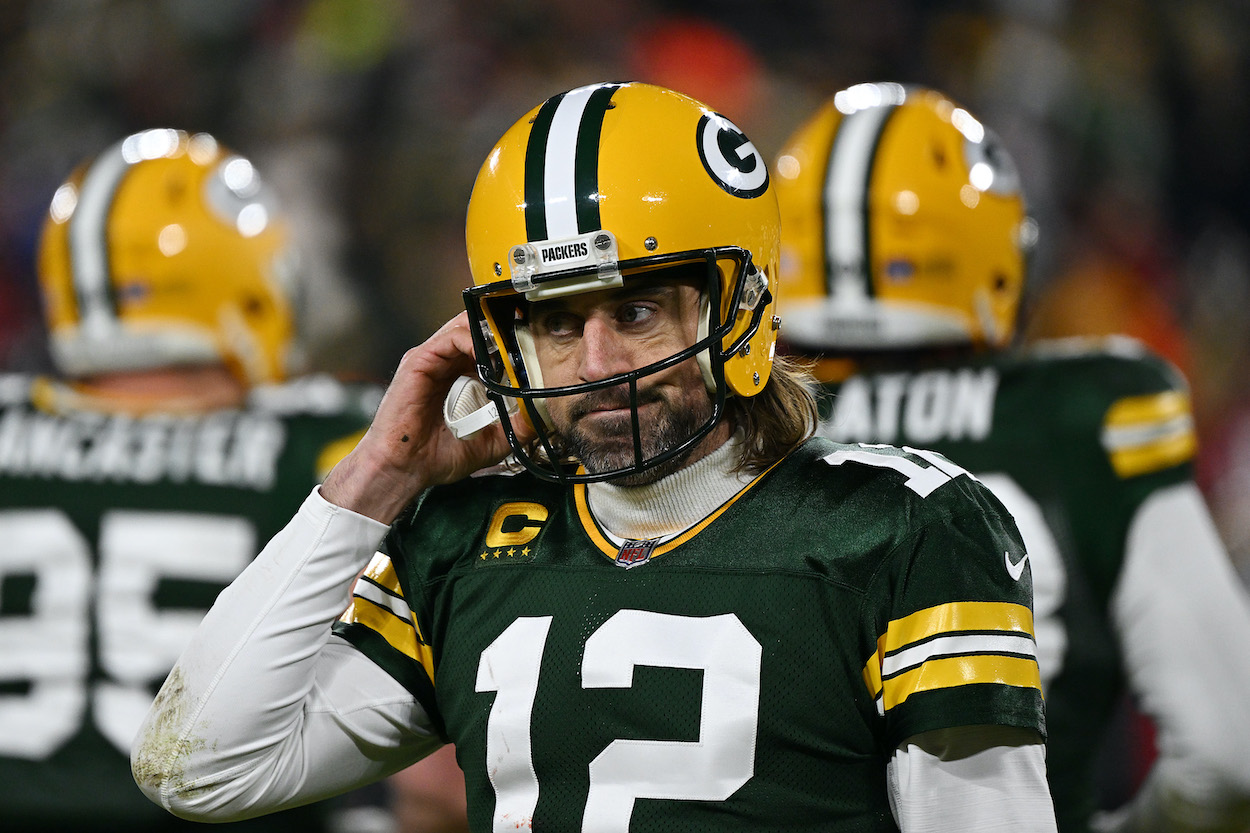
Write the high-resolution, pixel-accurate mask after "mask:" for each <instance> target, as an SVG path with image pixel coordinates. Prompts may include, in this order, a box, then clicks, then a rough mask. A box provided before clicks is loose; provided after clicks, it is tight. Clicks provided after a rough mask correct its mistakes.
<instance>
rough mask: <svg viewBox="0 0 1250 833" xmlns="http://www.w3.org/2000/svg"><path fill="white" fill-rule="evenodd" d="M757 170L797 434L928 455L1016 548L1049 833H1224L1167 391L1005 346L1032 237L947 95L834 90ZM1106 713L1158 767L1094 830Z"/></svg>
mask: <svg viewBox="0 0 1250 833" xmlns="http://www.w3.org/2000/svg"><path fill="white" fill-rule="evenodd" d="M776 169H777V171H778V173H779V177H778V200H779V202H780V206H781V212H782V221H783V227H784V228H785V229H786V235H785V240H784V241H783V255H782V264H783V268H782V273H781V284H782V296H781V303H782V306H783V310H784V312H783V314H784V315H785V318H786V323H787V328H786V330H785V335H786V340H787V342H788V344H787V345H786V347H787V348H788V349H789V350H790V351H792V352H800V353H803V354H806V355H808V356H811V357H813V358H815V359H817V361H818V364H817V372H818V374H819V375H821V376H823V380H824V381H825V382H826V391H827V393H828V394H829V395H828V396H826V397H824V398H823V399H822V404H821V424H820V429H819V431H818V433H819V434H821V435H823V436H825V437H828V438H831V439H834V440H836V441H839V442H866V443H894V444H899V445H903V446H913V445H914V446H923V447H925V448H930V449H935V450H937V451H939V452H941V453H942V454H944V455H947V456H949V457H950V458H951V459H952V460H955V461H957V462H958V463H959V464H960V465H961V466H965V467H967V468H968V469H969V470H970V471H972V472H973V473H975V475H976V477H977V479H978V480H980V481H981V482H982V483H984V484H985V486H987V487H988V488H989V489H990V490H991V491H993V492H994V493H995V495H997V497H998V498H999V499H1000V500H1001V501H1002V503H1003V504H1004V505H1005V506H1006V507H1007V509H1009V510H1010V511H1011V513H1012V515H1013V516H1014V518H1015V520H1016V523H1017V524H1018V526H1019V529H1020V533H1021V535H1022V536H1023V539H1024V543H1025V546H1026V547H1027V556H1026V557H1027V563H1028V567H1029V569H1030V570H1031V572H1032V576H1033V590H1034V603H1033V617H1034V626H1035V629H1036V634H1037V645H1038V663H1039V666H1040V669H1041V683H1042V688H1043V690H1044V691H1045V693H1046V713H1047V727H1048V730H1049V738H1048V741H1047V770H1048V773H1049V779H1050V785H1051V793H1052V796H1053V798H1054V803H1055V813H1056V816H1057V818H1058V823H1059V828H1060V830H1064V831H1086V830H1090V829H1091V827H1092V828H1093V829H1098V830H1103V831H1109V830H1160V831H1162V830H1185V831H1216V830H1223V831H1242V830H1245V829H1246V828H1247V826H1248V825H1250V817H1248V816H1247V810H1250V767H1247V766H1246V764H1245V750H1246V748H1247V747H1248V746H1250V711H1248V710H1247V709H1246V707H1245V700H1246V696H1247V693H1250V604H1248V603H1247V599H1246V594H1245V593H1244V590H1243V588H1242V586H1241V584H1240V582H1239V580H1238V578H1237V576H1236V574H1235V573H1234V572H1233V569H1232V567H1231V565H1230V563H1229V561H1228V558H1227V556H1226V555H1225V553H1224V550H1223V547H1222V545H1221V543H1220V540H1219V538H1218V537H1217V535H1216V531H1215V528H1214V525H1213V524H1212V522H1211V520H1210V518H1209V516H1208V513H1207V510H1206V507H1205V505H1204V503H1203V500H1202V497H1201V496H1200V494H1199V493H1198V491H1197V489H1196V487H1195V485H1194V483H1193V480H1192V459H1193V455H1194V448H1195V438H1194V431H1193V420H1192V418H1191V414H1190V406H1189V394H1188V390H1187V388H1186V385H1185V382H1184V380H1183V379H1182V378H1181V377H1180V375H1179V374H1178V372H1177V371H1176V370H1175V369H1174V368H1173V367H1171V366H1170V365H1168V364H1167V363H1166V362H1164V361H1163V360H1162V359H1160V358H1159V357H1157V356H1155V355H1153V354H1151V353H1150V352H1149V351H1147V350H1146V349H1144V348H1143V347H1142V345H1140V344H1138V343H1136V342H1133V341H1130V340H1128V339H1124V338H1113V339H1104V340H1099V341H1085V340H1064V341H1054V342H1039V343H1036V344H1033V345H1031V346H1028V347H1013V345H1012V342H1013V338H1014V335H1015V329H1016V319H1017V315H1018V313H1017V307H1018V305H1019V302H1020V298H1021V293H1022V291H1023V288H1024V281H1025V262H1026V255H1027V250H1028V248H1029V246H1030V245H1032V242H1033V239H1034V237H1035V236H1036V232H1035V231H1034V228H1033V225H1032V221H1031V220H1030V219H1029V218H1028V217H1027V215H1026V213H1025V204H1024V198H1023V195H1022V191H1021V188H1020V181H1019V177H1018V175H1017V172H1016V170H1015V168H1014V167H1013V164H1012V160H1011V157H1010V156H1009V155H1008V153H1007V152H1006V151H1005V149H1004V148H1003V147H1002V145H1001V144H1000V143H999V142H998V140H997V139H996V137H995V136H994V134H993V133H992V132H990V131H988V130H987V129H985V128H984V127H983V126H982V125H981V123H980V122H979V121H977V120H976V119H975V118H973V117H972V116H971V115H970V114H969V113H968V112H967V111H966V110H963V109H962V108H960V107H959V106H958V105H957V104H955V103H954V102H952V101H951V100H950V99H949V98H947V97H946V96H944V95H942V94H940V93H938V92H936V91H934V90H927V89H921V88H904V87H902V86H899V85H897V84H866V85H860V86H857V87H852V88H849V89H847V90H844V91H842V92H840V93H838V94H837V95H836V96H835V97H834V98H833V99H832V100H831V101H829V102H826V104H825V105H824V106H823V107H821V108H820V109H819V110H818V111H817V112H816V113H815V114H813V115H812V117H811V118H810V119H809V120H808V122H807V123H806V124H804V125H803V126H802V127H800V128H799V129H798V130H797V131H796V132H795V133H794V135H793V136H792V137H791V138H790V140H789V142H788V144H787V146H786V147H785V148H784V149H783V150H782V152H781V154H780V156H779V157H778V160H777V163H776ZM1008 348H1011V349H1008ZM1004 566H1005V567H1006V568H1007V569H1009V570H1011V571H1012V572H1013V574H1014V573H1015V572H1016V571H1020V570H1023V569H1024V564H1023V560H1015V559H1014V557H1012V556H1010V555H1009V556H1006V557H1005V559H1004ZM1126 690H1127V692H1129V693H1131V695H1132V696H1133V697H1134V698H1135V699H1136V701H1137V703H1138V705H1139V707H1140V708H1141V709H1142V710H1144V711H1145V712H1146V713H1147V714H1149V715H1150V716H1151V717H1152V718H1153V719H1154V721H1155V723H1156V725H1157V728H1158V732H1159V750H1160V757H1159V759H1158V761H1157V763H1156V765H1155V767H1154V770H1153V772H1152V774H1151V776H1150V778H1149V780H1148V782H1147V784H1146V786H1145V787H1144V788H1143V789H1142V790H1141V792H1140V794H1139V795H1138V796H1137V798H1136V799H1135V800H1134V801H1133V802H1132V803H1131V804H1130V806H1128V807H1125V808H1121V809H1120V810H1119V811H1118V812H1115V813H1111V814H1107V813H1104V814H1101V815H1095V811H1096V809H1097V808H1098V796H1097V795H1096V785H1097V780H1098V772H1097V770H1096V769H1095V767H1096V763H1097V753H1098V750H1099V746H1100V743H1101V740H1102V737H1103V735H1104V733H1105V731H1106V729H1107V727H1108V725H1109V724H1110V722H1111V718H1112V715H1113V712H1114V710H1115V708H1116V706H1117V704H1118V703H1119V702H1120V701H1121V698H1122V697H1123V696H1124V694H1125V692H1126Z"/></svg>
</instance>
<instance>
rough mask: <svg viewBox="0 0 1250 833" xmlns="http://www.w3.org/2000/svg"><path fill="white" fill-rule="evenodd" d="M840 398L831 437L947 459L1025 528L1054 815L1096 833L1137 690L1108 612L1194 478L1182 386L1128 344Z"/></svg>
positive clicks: (943, 371) (892, 375)
mask: <svg viewBox="0 0 1250 833" xmlns="http://www.w3.org/2000/svg"><path fill="white" fill-rule="evenodd" d="M830 392H831V393H833V394H834V396H833V397H832V398H830V399H828V400H826V401H825V402H824V403H823V406H822V407H823V413H824V416H825V421H824V423H823V424H822V426H821V433H822V434H824V435H825V436H828V437H831V438H834V439H837V440H839V441H846V442H849V441H858V442H888V443H897V444H899V445H906V446H918V447H924V448H930V449H935V450H937V451H939V452H941V453H942V454H944V455H946V456H947V457H949V458H950V459H952V460H954V461H955V462H957V463H958V464H959V465H961V466H963V467H965V468H967V469H968V470H969V471H971V472H972V473H973V474H975V475H976V476H977V477H978V478H979V479H980V480H981V481H982V482H984V483H985V484H986V485H987V486H989V487H990V488H991V489H992V490H993V491H994V492H995V494H996V495H997V496H998V497H999V499H1000V500H1002V502H1003V503H1004V504H1005V505H1006V506H1007V508H1008V509H1009V510H1011V512H1012V514H1013V515H1014V516H1015V519H1016V522H1017V523H1018V524H1019V527H1020V531H1021V533H1022V534H1023V536H1024V541H1025V544H1026V546H1027V547H1028V552H1029V563H1030V564H1031V566H1032V570H1033V582H1034V588H1035V598H1034V613H1035V617H1036V619H1035V622H1036V626H1037V637H1038V658H1039V663H1040V666H1041V672H1042V683H1043V688H1044V690H1045V691H1046V706H1047V708H1046V712H1047V725H1048V727H1049V730H1050V738H1049V741H1048V750H1047V756H1046V765H1047V771H1048V772H1049V776H1050V781H1051V792H1052V794H1053V798H1054V800H1055V810H1056V813H1057V816H1058V821H1059V827H1060V829H1061V830H1066V831H1078V830H1084V829H1087V824H1088V815H1089V813H1090V812H1091V811H1092V809H1093V808H1094V784H1095V783H1096V778H1095V773H1094V771H1093V767H1094V763H1095V756H1096V752H1097V749H1098V747H1099V744H1100V739H1101V736H1102V734H1103V730H1104V729H1105V728H1106V726H1107V724H1108V720H1109V717H1110V715H1111V713H1112V712H1113V710H1114V708H1115V707H1116V704H1117V703H1118V702H1119V699H1120V697H1121V695H1122V689H1123V671H1122V670H1121V668H1122V664H1121V657H1120V653H1119V648H1118V640H1117V638H1116V635H1115V632H1114V630H1113V624H1112V622H1111V620H1110V617H1109V615H1108V600H1109V598H1110V595H1111V592H1112V590H1113V588H1114V586H1115V583H1116V579H1117V576H1118V575H1119V573H1120V568H1121V564H1122V563H1123V559H1124V554H1125V546H1126V538H1127V534H1128V529H1129V524H1130V521H1131V519H1132V517H1133V515H1134V513H1135V512H1136V510H1137V508H1138V507H1139V506H1140V505H1141V504H1142V502H1143V501H1144V500H1145V499H1146V498H1147V497H1148V496H1150V495H1151V494H1152V493H1153V492H1154V491H1156V490H1158V489H1160V488H1162V487H1165V486H1170V485H1172V484H1176V483H1180V482H1185V481H1187V480H1189V479H1190V477H1191V470H1190V469H1191V462H1190V461H1191V458H1192V455H1193V452H1194V434H1193V425H1192V419H1191V417H1190V410H1189V398H1188V393H1187V391H1186V387H1185V384H1184V382H1183V380H1182V379H1181V378H1180V376H1179V375H1178V373H1177V372H1176V371H1175V370H1174V369H1173V368H1172V367H1171V366H1169V365H1167V364H1166V363H1165V362H1163V361H1162V360H1161V359H1159V358H1157V357H1155V356H1153V355H1150V354H1148V353H1146V352H1145V351H1144V350H1143V349H1142V348H1141V347H1140V345H1137V344H1136V343H1135V342H1130V341H1127V340H1124V339H1113V340H1106V341H1099V342H1092V341H1062V342H1054V343H1049V344H1042V345H1039V346H1037V347H1035V348H1032V349H1031V350H1029V351H1027V352H1022V353H1020V354H1016V355H1003V356H997V357H993V358H986V359H979V360H975V361H968V362H965V363H960V364H945V365H937V366H932V367H927V368H918V369H913V370H907V371H903V370H899V371H895V370H881V371H879V372H874V373H871V374H864V375H860V376H856V377H853V378H851V379H849V380H848V381H847V382H845V383H844V384H843V385H841V386H840V387H838V386H832V387H831V388H830Z"/></svg>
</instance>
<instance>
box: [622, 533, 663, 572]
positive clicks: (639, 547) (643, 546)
mask: <svg viewBox="0 0 1250 833" xmlns="http://www.w3.org/2000/svg"><path fill="white" fill-rule="evenodd" d="M657 543H658V540H657V539H655V538H652V539H650V540H646V541H626V542H625V543H624V544H621V551H620V552H618V553H617V554H616V563H617V564H619V565H621V566H622V567H624V568H625V569H627V570H628V569H629V568H630V567H637V566H638V565H639V564H646V563H647V561H649V560H650V558H651V553H652V551H653V550H654V549H655V545H656V544H657Z"/></svg>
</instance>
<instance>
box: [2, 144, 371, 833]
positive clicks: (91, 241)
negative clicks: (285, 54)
mask: <svg viewBox="0 0 1250 833" xmlns="http://www.w3.org/2000/svg"><path fill="white" fill-rule="evenodd" d="M289 237H290V232H289V229H288V225H287V221H286V219H285V215H284V214H283V213H282V211H281V210H280V208H279V206H278V205H277V203H276V201H275V199H274V196H273V193H272V190H271V189H270V188H269V187H268V186H267V184H266V183H265V182H264V181H263V180H262V179H261V178H260V177H259V176H258V174H257V171H256V169H255V168H254V167H253V166H252V164H251V163H250V162H249V161H248V160H247V159H245V158H244V157H242V156H239V155H238V154H236V153H233V152H231V151H230V150H228V149H227V148H225V147H223V146H222V145H220V144H218V142H217V141H216V140H215V139H214V138H213V137H211V136H209V135H206V134H198V135H188V134H187V133H185V132H182V131H177V130H163V129H162V130H147V131H144V132H141V133H137V134H135V135H132V136H128V137H126V138H125V139H123V140H122V141H120V142H118V143H117V144H116V145H114V146H112V147H110V148H108V149H107V150H105V151H104V152H103V153H100V154H99V155H98V156H96V157H94V158H92V159H90V160H88V161H87V162H85V163H84V164H83V165H82V166H81V167H80V168H79V169H78V170H77V171H75V172H74V173H73V174H72V176H70V177H69V179H68V180H67V181H66V182H65V183H64V184H62V185H61V186H60V187H59V188H58V189H57V190H56V193H55V195H54V196H53V197H52V200H51V203H50V206H49V209H48V213H47V216H46V219H45V222H44V227H43V233H42V239H41V243H40V252H39V263H38V272H39V275H38V277H39V281H40V285H41V288H42V294H43V301H44V311H45V313H46V322H47V328H48V332H49V336H50V340H51V341H50V348H51V354H52V356H53V358H54V360H55V364H56V367H57V368H58V369H59V370H60V371H62V374H61V375H60V376H59V377H58V378H52V377H45V376H39V377H33V376H27V375H14V374H10V375H4V376H0V542H3V543H0V590H2V592H0V642H3V645H4V648H3V649H2V650H0V827H2V828H3V829H5V830H10V831H25V830H73V831H83V832H84V833H92V831H105V830H108V831H113V830H118V831H120V830H126V831H173V830H185V829H189V828H191V827H192V826H193V825H190V824H188V823H185V822H182V821H181V820H179V819H177V818H175V817H173V816H171V815H169V814H168V813H164V812H162V811H160V810H159V809H158V808H154V807H153V806H152V805H151V802H149V801H147V800H146V799H145V798H144V796H143V795H142V793H140V792H139V791H138V790H137V789H135V786H134V781H133V779H132V777H131V774H130V767H129V753H130V746H131V741H132V740H133V738H134V736H135V733H136V731H137V730H138V728H139V723H140V721H141V720H142V718H143V715H144V714H145V712H146V711H147V709H148V706H149V704H150V703H151V702H152V698H153V696H154V695H155V694H156V690H157V688H158V687H159V685H160V684H161V682H162V681H163V680H164V679H165V676H166V675H167V674H168V673H169V670H170V668H171V667H172V666H173V664H174V661H175V660H176V659H177V657H178V654H179V652H180V651H181V650H182V648H183V646H184V645H185V643H186V641H187V640H188V638H189V637H190V635H191V632H192V630H193V629H194V628H195V626H196V624H197V623H198V622H199V619H200V617H201V616H202V615H203V614H204V612H205V611H206V610H207V609H208V607H209V606H210V605H211V603H212V600H213V598H214V596H216V594H217V593H218V592H219V591H220V590H221V589H222V588H223V587H225V586H226V585H227V584H228V583H229V582H230V580H231V579H233V578H234V577H235V576H236V575H237V574H238V572H239V571H240V570H241V569H242V568H243V567H244V565H245V564H246V563H247V562H248V561H250V560H251V558H252V557H253V556H254V555H255V551H256V550H257V549H258V548H259V547H260V545H262V544H263V543H264V542H265V541H266V540H267V539H268V538H269V537H270V536H272V535H273V534H274V533H275V532H276V531H277V530H278V529H280V528H281V527H282V525H283V524H284V523H285V522H286V520H287V519H288V518H289V516H290V514H291V513H292V512H293V511H294V510H295V509H296V508H298V506H299V504H300V502H301V501H302V500H303V499H304V497H306V495H307V493H308V490H309V489H310V488H311V487H312V486H313V485H314V484H315V483H317V482H318V480H319V477H320V476H321V475H322V474H324V472H325V471H328V469H329V468H330V467H332V465H333V463H334V462H336V461H337V460H338V459H339V458H340V457H342V455H343V454H345V453H346V451H347V450H348V449H349V448H350V447H351V446H352V445H353V444H354V443H355V441H356V439H358V437H359V436H360V435H361V434H362V433H363V431H364V428H365V427H366V426H367V424H368V420H369V418H370V417H371V415H372V411H373V409H374V407H375V406H376V403H377V400H378V398H379V395H380V392H378V391H375V390H374V389H372V388H363V387H361V388H348V387H344V386H341V385H339V384H338V383H336V382H334V381H333V380H330V379H329V378H322V377H307V378H304V379H302V380H299V381H293V382H288V383H285V384H284V383H283V380H284V378H285V377H286V371H287V367H288V364H289V363H290V360H291V358H292V348H293V345H294V344H295V343H296V342H295V324H296V322H295V316H294V312H295V310H294V299H293V294H292V290H293V289H294V283H293V281H294V278H295V273H294V271H293V267H294V265H295V264H294V261H293V250H292V247H291V244H290V242H289ZM154 811H155V812H154ZM325 818H326V813H325V809H324V808H308V809H304V810H298V811H294V812H293V813H291V814H285V815H284V816H282V817H278V818H275V819H273V820H271V821H268V822H266V824H265V825H264V829H265V830H267V831H281V830H291V831H315V830H319V829H323V821H324V819H325ZM248 827H251V825H249V826H248ZM241 829H243V828H241Z"/></svg>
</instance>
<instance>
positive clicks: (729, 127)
mask: <svg viewBox="0 0 1250 833" xmlns="http://www.w3.org/2000/svg"><path fill="white" fill-rule="evenodd" d="M696 134H697V135H696V137H695V141H696V142H698V145H699V159H700V161H702V162H703V167H704V169H706V170H707V172H708V174H709V175H710V176H711V177H712V180H713V181H715V183H716V184H717V185H719V186H720V187H721V188H723V189H724V190H725V191H726V192H727V193H729V194H732V195H733V196H735V197H742V198H743V199H751V198H753V197H758V196H759V195H760V194H763V193H764V192H765V191H767V190H768V166H767V165H766V164H765V163H764V157H763V156H762V155H761V154H760V152H759V151H758V150H756V149H755V145H754V144H752V143H751V140H750V139H748V138H747V137H746V134H745V133H743V132H742V131H741V130H739V129H738V128H737V126H735V125H734V123H733V122H731V121H730V120H729V119H727V118H725V117H724V116H722V115H720V114H719V113H710V114H705V115H704V116H703V117H702V118H701V119H699V127H698V129H697V131H696Z"/></svg>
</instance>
